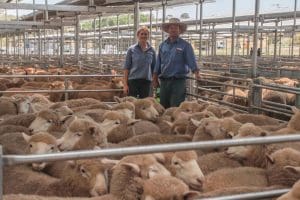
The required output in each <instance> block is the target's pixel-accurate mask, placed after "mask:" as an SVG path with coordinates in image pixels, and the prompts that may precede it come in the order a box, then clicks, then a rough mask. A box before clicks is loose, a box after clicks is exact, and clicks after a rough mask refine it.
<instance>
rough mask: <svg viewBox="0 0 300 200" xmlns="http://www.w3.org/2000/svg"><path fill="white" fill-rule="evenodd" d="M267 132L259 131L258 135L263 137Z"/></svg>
mask: <svg viewBox="0 0 300 200" xmlns="http://www.w3.org/2000/svg"><path fill="white" fill-rule="evenodd" d="M267 135H268V134H267V132H265V131H262V132H261V133H260V136H262V137H265V136H267Z"/></svg>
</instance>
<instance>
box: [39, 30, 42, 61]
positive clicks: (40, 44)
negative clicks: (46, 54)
mask: <svg viewBox="0 0 300 200" xmlns="http://www.w3.org/2000/svg"><path fill="white" fill-rule="evenodd" d="M38 55H39V60H41V59H42V41H41V29H39V30H38Z"/></svg>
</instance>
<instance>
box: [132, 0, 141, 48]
mask: <svg viewBox="0 0 300 200" xmlns="http://www.w3.org/2000/svg"><path fill="white" fill-rule="evenodd" d="M139 26H140V1H139V0H136V1H135V2H134V30H133V35H134V38H133V39H134V42H136V41H137V35H136V32H137V30H138V28H139Z"/></svg>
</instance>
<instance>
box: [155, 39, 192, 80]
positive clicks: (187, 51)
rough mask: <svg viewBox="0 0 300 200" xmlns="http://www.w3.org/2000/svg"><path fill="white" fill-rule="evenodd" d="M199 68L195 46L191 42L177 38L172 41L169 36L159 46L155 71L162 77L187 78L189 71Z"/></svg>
mask: <svg viewBox="0 0 300 200" xmlns="http://www.w3.org/2000/svg"><path fill="white" fill-rule="evenodd" d="M190 70H191V71H192V72H195V71H197V70H198V67H197V64H196V58H195V54H194V50H193V47H192V46H191V44H190V43H188V42H187V41H185V40H183V39H182V38H177V40H175V41H174V42H170V39H169V38H168V39H167V40H165V41H164V42H163V43H161V45H160V46H159V53H158V56H157V61H156V65H155V68H154V73H156V74H157V75H158V77H160V78H170V77H176V78H185V77H186V76H187V74H188V73H189V71H190Z"/></svg>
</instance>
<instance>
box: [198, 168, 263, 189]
mask: <svg viewBox="0 0 300 200" xmlns="http://www.w3.org/2000/svg"><path fill="white" fill-rule="evenodd" d="M243 186H245V187H261V188H262V187H268V177H267V174H266V171H265V170H264V169H260V168H254V167H237V168H232V169H231V168H224V169H219V170H217V171H214V172H212V173H210V174H208V175H207V176H206V177H205V181H204V182H203V187H202V191H203V192H210V191H214V190H220V189H226V188H235V187H243Z"/></svg>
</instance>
